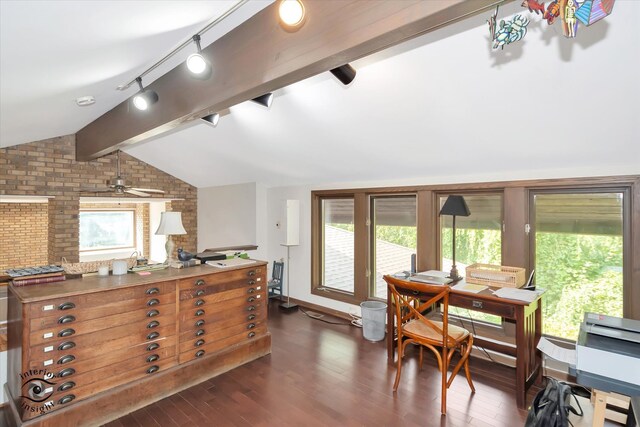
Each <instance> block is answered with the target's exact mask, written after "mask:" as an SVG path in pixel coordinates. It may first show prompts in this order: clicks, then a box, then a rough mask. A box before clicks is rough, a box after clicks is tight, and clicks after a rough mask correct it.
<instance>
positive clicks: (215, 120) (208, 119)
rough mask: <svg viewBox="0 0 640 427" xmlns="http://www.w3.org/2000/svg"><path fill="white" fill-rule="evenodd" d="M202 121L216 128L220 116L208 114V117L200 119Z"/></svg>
mask: <svg viewBox="0 0 640 427" xmlns="http://www.w3.org/2000/svg"><path fill="white" fill-rule="evenodd" d="M202 120H204V121H205V122H207V124H209V125H211V126H213V127H216V126H218V121H219V120H220V114H218V113H213V114H209V115H208V116H204V117H202Z"/></svg>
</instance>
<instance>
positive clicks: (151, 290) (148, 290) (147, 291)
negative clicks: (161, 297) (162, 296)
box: [145, 288, 160, 295]
mask: <svg viewBox="0 0 640 427" xmlns="http://www.w3.org/2000/svg"><path fill="white" fill-rule="evenodd" d="M159 292H160V289H158V288H149V289H147V290H146V291H145V293H146V294H147V295H153V294H157V293H159Z"/></svg>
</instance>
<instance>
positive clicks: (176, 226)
mask: <svg viewBox="0 0 640 427" xmlns="http://www.w3.org/2000/svg"><path fill="white" fill-rule="evenodd" d="M156 234H160V235H165V236H173V235H175V234H187V231H186V230H185V229H184V227H183V226H182V212H162V213H161V214H160V225H159V226H158V229H157V230H156Z"/></svg>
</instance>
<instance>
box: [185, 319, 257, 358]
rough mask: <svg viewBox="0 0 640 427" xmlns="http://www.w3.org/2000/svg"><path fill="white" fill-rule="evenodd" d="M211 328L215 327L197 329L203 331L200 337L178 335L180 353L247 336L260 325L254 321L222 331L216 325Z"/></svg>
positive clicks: (192, 332)
mask: <svg viewBox="0 0 640 427" xmlns="http://www.w3.org/2000/svg"><path fill="white" fill-rule="evenodd" d="M213 326H215V327H214V328H213V329H212V328H209V329H207V328H204V327H203V328H202V329H199V330H202V331H204V334H203V335H201V336H195V333H194V331H189V332H185V333H184V334H180V353H184V352H186V351H189V350H191V349H194V348H198V347H203V346H205V345H206V344H209V343H213V342H216V341H220V340H225V339H226V338H229V337H232V336H236V335H239V336H247V335H248V334H249V333H250V332H255V331H257V330H260V329H261V327H262V323H260V322H258V321H257V319H256V320H254V321H251V322H247V323H241V324H237V323H236V324H235V325H234V326H230V327H228V328H224V329H221V328H219V327H218V325H217V324H216V325H213Z"/></svg>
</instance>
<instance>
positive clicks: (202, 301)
mask: <svg viewBox="0 0 640 427" xmlns="http://www.w3.org/2000/svg"><path fill="white" fill-rule="evenodd" d="M202 304H204V300H202V299H199V300H198V301H196V307H200V306H201V305H202Z"/></svg>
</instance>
